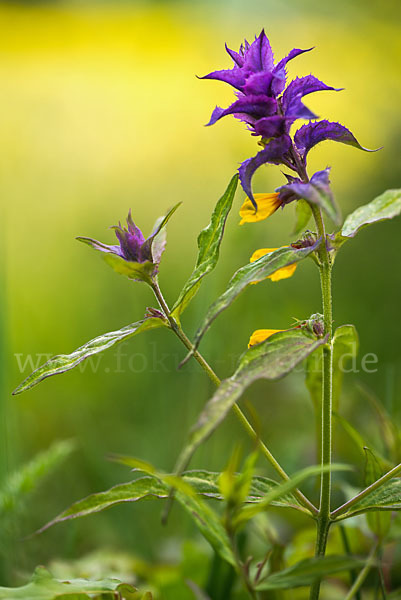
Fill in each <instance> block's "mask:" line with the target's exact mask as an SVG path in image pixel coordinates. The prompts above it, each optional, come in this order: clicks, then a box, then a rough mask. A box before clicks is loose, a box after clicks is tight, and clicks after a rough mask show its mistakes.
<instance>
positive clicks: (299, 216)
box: [292, 199, 312, 235]
mask: <svg viewBox="0 0 401 600" xmlns="http://www.w3.org/2000/svg"><path fill="white" fill-rule="evenodd" d="M311 216H312V209H311V207H310V204H309V202H307V201H306V200H302V199H300V200H298V201H297V202H296V203H295V219H296V220H295V227H294V231H293V232H292V233H293V234H294V235H298V234H299V233H301V231H304V229H305V227H306V226H307V224H308V223H309V219H310V218H311Z"/></svg>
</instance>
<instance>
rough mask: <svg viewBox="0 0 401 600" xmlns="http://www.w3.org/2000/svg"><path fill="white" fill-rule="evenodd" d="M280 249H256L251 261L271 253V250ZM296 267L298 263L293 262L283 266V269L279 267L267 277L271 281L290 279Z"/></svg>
mask: <svg viewBox="0 0 401 600" xmlns="http://www.w3.org/2000/svg"><path fill="white" fill-rule="evenodd" d="M282 248H286V246H282ZM278 249H279V248H260V249H259V250H255V252H254V253H253V254H252V256H251V258H250V262H251V263H252V262H255V261H256V260H258V259H259V258H261V257H262V256H265V255H266V254H270V252H274V251H275V250H278ZM296 268H297V263H293V264H292V265H287V266H286V267H281V269H277V271H274V273H272V274H271V275H269V276H268V277H266V279H271V281H280V280H281V279H288V278H289V277H292V276H293V275H294V273H295V269H296ZM254 283H259V282H258V281H255V282H254Z"/></svg>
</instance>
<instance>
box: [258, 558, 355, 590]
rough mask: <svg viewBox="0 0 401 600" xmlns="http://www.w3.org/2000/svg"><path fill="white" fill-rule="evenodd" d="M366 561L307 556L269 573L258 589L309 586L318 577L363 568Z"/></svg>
mask: <svg viewBox="0 0 401 600" xmlns="http://www.w3.org/2000/svg"><path fill="white" fill-rule="evenodd" d="M363 566H364V561H363V560H362V559H360V558H353V557H350V556H326V557H322V558H307V559H305V560H302V561H300V562H298V563H296V564H295V565H293V566H291V567H289V568H288V569H284V570H283V571H280V572H279V573H273V574H272V575H269V576H268V577H266V579H264V581H262V582H261V583H259V584H258V585H257V586H256V590H257V591H266V590H280V589H291V588H296V587H303V586H309V585H311V584H312V583H313V582H314V581H316V580H317V579H321V578H322V577H326V576H328V575H335V574H336V573H342V572H343V571H349V570H350V569H356V568H362V567H363Z"/></svg>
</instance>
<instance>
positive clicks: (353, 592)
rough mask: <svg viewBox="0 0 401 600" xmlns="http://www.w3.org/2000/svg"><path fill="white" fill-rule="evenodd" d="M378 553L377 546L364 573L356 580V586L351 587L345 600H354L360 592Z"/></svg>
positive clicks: (361, 572) (363, 570)
mask: <svg viewBox="0 0 401 600" xmlns="http://www.w3.org/2000/svg"><path fill="white" fill-rule="evenodd" d="M376 552H377V546H375V547H374V548H373V550H372V552H371V553H370V556H369V558H368V560H367V562H366V565H365V566H364V568H363V569H362V571H360V573H359V575H358V577H357V578H356V579H355V582H354V585H353V586H352V587H351V589H350V591H349V592H348V594H347V595H346V597H345V599H344V600H352V598H354V597H355V596H356V594H357V593H358V592H359V590H360V588H361V587H362V585H363V582H364V581H365V579H366V577H367V576H368V574H369V571H370V569H371V568H372V567H373V566H374V563H375V558H376Z"/></svg>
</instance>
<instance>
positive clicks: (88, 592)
mask: <svg viewBox="0 0 401 600" xmlns="http://www.w3.org/2000/svg"><path fill="white" fill-rule="evenodd" d="M135 593H136V590H135V588H133V587H132V586H131V585H128V584H122V583H121V582H120V581H118V580H117V579H102V580H100V581H87V580H86V579H72V580H69V581H60V580H58V579H55V578H54V577H53V576H52V575H51V574H50V573H49V572H48V571H47V570H46V569H45V568H43V567H38V568H37V569H36V571H35V573H34V575H33V576H32V578H31V580H30V582H29V583H28V584H27V585H23V586H22V587H18V588H5V587H0V600H1V599H3V600H13V599H14V598H16V599H20V600H56V598H63V599H64V598H65V599H67V598H80V599H81V598H82V599H84V598H87V599H88V600H89V597H90V598H92V599H95V598H96V599H98V600H100V599H101V598H102V600H103V599H104V600H106V599H107V598H108V599H109V600H134V598H135V597H136V595H135Z"/></svg>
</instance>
